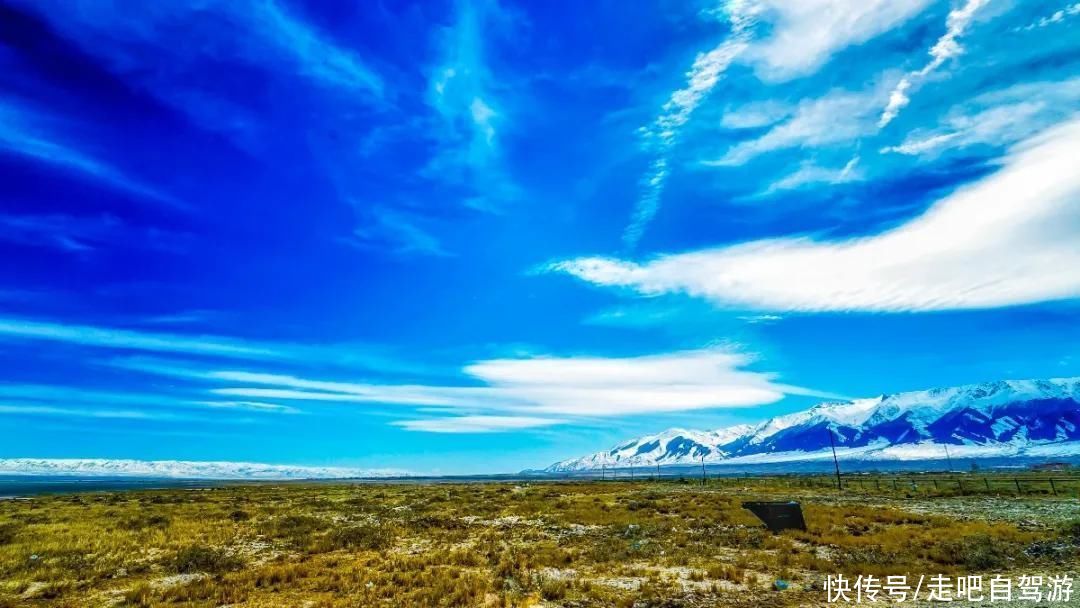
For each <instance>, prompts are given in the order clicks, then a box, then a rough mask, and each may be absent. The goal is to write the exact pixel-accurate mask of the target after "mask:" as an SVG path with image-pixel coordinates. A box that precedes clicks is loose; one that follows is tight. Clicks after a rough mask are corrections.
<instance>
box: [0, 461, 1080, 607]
mask: <svg viewBox="0 0 1080 608" xmlns="http://www.w3.org/2000/svg"><path fill="white" fill-rule="evenodd" d="M1074 485H1077V484H1076V483H1074ZM920 486H921V487H920V488H916V485H915V484H905V485H895V484H894V485H890V484H888V483H886V484H884V485H882V484H881V483H880V481H876V480H875V481H873V482H869V484H868V480H866V479H864V480H862V486H858V487H852V488H848V489H845V490H844V491H843V492H838V491H837V490H836V489H835V488H834V487H833V488H830V487H829V485H828V481H827V479H824V478H822V479H818V480H816V483H813V482H810V481H808V480H800V481H797V482H794V481H792V480H791V479H790V478H764V479H753V480H749V479H742V480H739V479H727V480H709V481H708V483H707V484H706V485H704V487H703V486H702V485H701V483H700V481H695V480H691V479H670V480H663V481H652V480H640V479H639V480H635V481H629V480H620V481H606V482H601V481H575V482H570V481H567V482H556V481H545V482H529V483H526V482H505V483H427V484H409V483H398V484H390V483H387V484H368V483H364V484H347V483H341V484H329V483H321V484H304V483H286V484H244V485H235V486H224V487H215V488H209V489H172V490H140V491H128V492H113V493H87V494H69V495H54V496H39V497H35V498H33V499H29V500H8V501H0V607H4V608H7V607H14V606H65V607H67V606H71V607H83V606H117V607H119V606H200V607H202V606H207V607H219V606H231V607H237V608H239V607H265V606H298V607H310V608H322V607H327V608H329V607H350V608H351V607H356V606H360V607H364V606H388V607H395V608H397V607H425V608H426V607H434V606H483V607H494V606H567V607H592V606H616V607H626V608H630V607H636V608H645V607H681V606H687V607H689V606H747V607H749V606H817V605H824V604H825V596H824V591H823V581H824V579H825V577H826V576H827V575H830V574H832V575H835V574H837V573H844V574H848V575H851V576H857V575H867V574H873V575H878V576H883V575H889V574H905V575H909V576H918V575H935V574H946V575H956V574H972V573H978V574H994V573H998V574H1006V575H1009V576H1016V577H1019V576H1020V575H1027V574H1045V575H1052V574H1072V575H1074V576H1075V574H1076V572H1077V571H1078V565H1080V502H1078V499H1077V497H1076V492H1075V489H1072V490H1070V487H1069V486H1068V484H1067V483H1066V484H1063V485H1062V487H1061V489H1060V491H1059V495H1057V496H1055V495H1052V494H1050V493H1049V492H1045V493H1040V494H1025V495H1016V496H1010V495H1008V494H1007V493H1005V492H1001V491H992V492H983V493H976V494H971V493H965V494H963V495H961V494H960V493H959V492H958V491H956V490H954V489H952V486H949V485H948V484H945V485H944V486H940V485H939V487H938V488H937V489H928V488H931V487H932V486H930V484H928V483H921V484H920ZM859 487H861V488H863V489H859ZM986 487H987V488H989V487H991V486H990V484H987V485H986ZM867 488H872V490H871V489H867ZM788 498H794V499H797V500H799V501H800V502H801V503H802V505H803V508H804V511H805V515H806V520H807V524H808V528H809V529H808V530H807V531H805V532H803V531H787V532H784V533H782V534H779V535H774V534H771V533H769V532H768V531H767V530H765V528H764V527H763V526H762V524H761V523H760V522H759V521H758V520H757V519H756V518H755V517H754V516H753V515H752V514H750V513H749V512H748V511H746V510H744V509H743V508H742V506H741V504H742V502H743V501H745V500H753V499H764V500H777V499H788ZM777 581H783V582H782V583H779V584H778V583H777ZM1077 586H1078V587H1080V581H1078V583H1077ZM777 587H783V589H781V590H778V589H777ZM833 605H837V604H833ZM883 605H884V604H883ZM906 605H912V604H906ZM954 605H955V604H954ZM1062 605H1065V604H1062ZM1068 605H1073V604H1068Z"/></svg>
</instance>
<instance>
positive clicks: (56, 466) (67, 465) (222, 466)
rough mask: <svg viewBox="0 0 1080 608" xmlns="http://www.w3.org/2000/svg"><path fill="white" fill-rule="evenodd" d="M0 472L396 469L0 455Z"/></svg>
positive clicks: (207, 474) (212, 475)
mask: <svg viewBox="0 0 1080 608" xmlns="http://www.w3.org/2000/svg"><path fill="white" fill-rule="evenodd" d="M0 474H7V475H78V476H102V477H105V476H115V477H121V476H124V477H170V478H183V479H341V478H356V477H391V476H400V475H403V473H402V472H400V471H389V470H382V471H380V470H364V469H349V468H337V467H305V466H291V465H278V464H261V463H256V462H195V461H184V460H106V459H95V458H85V459H75V458H71V459H67V458H56V459H53V458H7V459H0Z"/></svg>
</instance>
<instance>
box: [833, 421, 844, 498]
mask: <svg viewBox="0 0 1080 608" xmlns="http://www.w3.org/2000/svg"><path fill="white" fill-rule="evenodd" d="M829 447H831V448H832V461H833V465H834V466H835V467H836V489H837V490H839V491H841V492H843V491H844V485H843V484H842V483H841V482H840V461H839V460H837V459H836V442H835V441H833V430H832V429H829Z"/></svg>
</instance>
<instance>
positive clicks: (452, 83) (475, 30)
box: [424, 0, 519, 212]
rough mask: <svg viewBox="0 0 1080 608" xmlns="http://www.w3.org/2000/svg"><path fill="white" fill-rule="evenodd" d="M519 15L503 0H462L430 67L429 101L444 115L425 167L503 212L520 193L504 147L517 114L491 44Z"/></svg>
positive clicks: (482, 206)
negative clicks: (495, 65) (507, 8)
mask: <svg viewBox="0 0 1080 608" xmlns="http://www.w3.org/2000/svg"><path fill="white" fill-rule="evenodd" d="M513 20H514V17H513V16H512V15H511V14H510V13H508V12H507V11H505V10H504V9H503V8H502V7H501V6H500V5H499V3H498V2H497V0H482V1H480V2H464V1H462V2H458V4H457V12H456V20H455V21H454V23H452V24H451V25H449V26H446V27H444V28H440V29H439V31H438V33H437V36H436V42H437V45H438V48H439V51H440V54H439V59H438V61H437V62H436V64H435V65H433V66H431V67H430V68H429V74H428V91H427V103H428V105H429V106H430V107H431V108H432V109H433V110H434V112H435V115H436V117H437V119H438V120H437V124H436V126H435V128H434V133H433V134H434V137H435V138H436V140H437V144H438V151H437V152H436V154H435V155H434V157H433V158H432V159H431V160H430V161H429V163H428V166H427V167H426V168H425V169H424V173H425V174H426V175H428V176H430V177H432V178H434V179H438V180H440V181H447V182H451V183H454V184H455V185H458V186H461V187H463V188H465V189H467V190H468V191H469V194H468V195H467V196H466V197H465V200H464V203H465V204H466V206H469V207H471V208H474V209H477V210H480V211H491V212H498V211H500V210H501V208H502V207H503V205H504V204H505V203H507V202H509V201H513V200H515V199H517V198H518V196H519V192H518V187H517V185H516V184H515V183H514V181H513V179H512V178H511V177H510V175H509V173H508V170H507V168H506V166H505V163H504V161H503V152H502V138H503V131H504V129H505V128H506V127H507V126H508V125H509V124H510V121H511V120H512V119H513V117H512V116H511V114H510V112H511V110H510V109H509V107H508V106H509V104H508V103H507V102H506V101H505V99H504V91H503V90H501V89H502V88H501V87H500V85H499V82H498V80H497V79H496V77H495V75H494V74H493V73H492V70H491V68H490V67H489V58H488V49H487V45H488V43H489V42H490V41H491V40H494V39H496V38H497V36H496V35H495V33H496V32H501V31H503V30H505V28H507V27H509V26H510V25H511V24H512V23H513Z"/></svg>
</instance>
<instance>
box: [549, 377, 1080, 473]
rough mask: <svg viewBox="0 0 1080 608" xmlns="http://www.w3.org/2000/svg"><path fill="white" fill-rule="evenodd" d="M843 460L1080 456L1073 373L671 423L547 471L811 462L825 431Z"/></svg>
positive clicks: (1078, 398) (825, 440)
mask: <svg viewBox="0 0 1080 608" xmlns="http://www.w3.org/2000/svg"><path fill="white" fill-rule="evenodd" d="M830 435H831V436H832V438H833V441H834V442H835V443H836V448H837V454H838V455H839V456H840V457H841V458H863V459H897V460H908V459H923V458H940V457H941V456H942V455H943V452H944V447H943V446H946V445H947V446H950V449H953V450H954V454H955V455H957V456H976V455H981V456H1002V455H1015V454H1030V455H1057V456H1061V455H1080V378H1055V379H1050V380H1005V381H1000V382H990V383H985V384H973V385H967V386H958V387H953V388H942V389H931V390H925V391H913V392H907V393H897V394H894V395H881V396H879V397H873V398H869V399H855V400H852V401H842V402H827V403H821V404H818V405H815V406H814V407H812V408H810V409H808V410H804V411H802V412H796V413H794V414H787V415H784V416H778V417H776V418H771V419H769V420H766V421H764V422H762V423H760V424H756V425H740V426H735V427H730V428H726V429H720V430H716V431H687V430H683V429H670V430H667V431H664V432H662V433H659V434H656V435H649V436H647V437H641V438H639V439H635V440H632V441H628V442H625V443H623V444H620V445H618V446H615V447H614V448H612V449H610V450H608V451H605V452H597V453H595V454H590V455H588V456H583V457H581V458H572V459H570V460H564V461H562V462H557V463H555V464H553V465H551V466H550V467H548V468H547V469H546V470H547V471H549V472H564V471H582V470H592V469H599V468H601V467H608V468H611V467H629V466H655V465H657V464H660V465H667V464H696V463H699V462H701V461H702V459H703V458H704V460H705V462H720V461H724V462H771V461H772V462H775V461H792V460H800V459H814V458H818V457H821V456H822V454H823V453H826V452H827V454H826V455H827V456H828V457H831V451H830V445H829V437H830Z"/></svg>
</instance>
